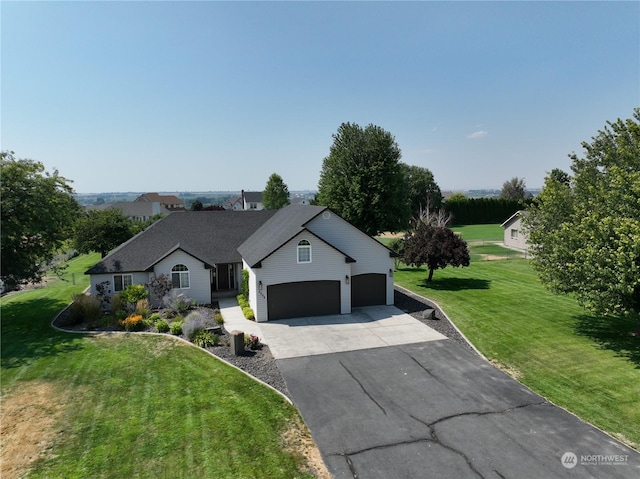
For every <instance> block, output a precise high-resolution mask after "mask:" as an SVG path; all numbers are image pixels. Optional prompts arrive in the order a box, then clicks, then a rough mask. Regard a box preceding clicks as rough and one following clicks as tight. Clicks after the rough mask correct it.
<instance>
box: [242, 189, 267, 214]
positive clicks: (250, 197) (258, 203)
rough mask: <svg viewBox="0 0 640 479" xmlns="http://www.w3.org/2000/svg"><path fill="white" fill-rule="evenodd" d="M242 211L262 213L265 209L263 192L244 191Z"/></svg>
mask: <svg viewBox="0 0 640 479" xmlns="http://www.w3.org/2000/svg"><path fill="white" fill-rule="evenodd" d="M242 209H243V210H250V211H260V210H263V209H264V204H263V203H262V191H244V190H242Z"/></svg>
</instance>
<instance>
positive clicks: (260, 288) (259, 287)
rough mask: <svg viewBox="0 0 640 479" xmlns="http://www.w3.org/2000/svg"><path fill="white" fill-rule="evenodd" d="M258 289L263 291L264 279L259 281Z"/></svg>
mask: <svg viewBox="0 0 640 479" xmlns="http://www.w3.org/2000/svg"><path fill="white" fill-rule="evenodd" d="M258 291H262V281H258Z"/></svg>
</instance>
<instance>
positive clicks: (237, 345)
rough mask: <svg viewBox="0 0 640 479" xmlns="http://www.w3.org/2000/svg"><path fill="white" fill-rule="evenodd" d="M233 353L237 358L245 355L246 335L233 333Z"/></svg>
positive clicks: (238, 332)
mask: <svg viewBox="0 0 640 479" xmlns="http://www.w3.org/2000/svg"><path fill="white" fill-rule="evenodd" d="M231 351H232V352H233V354H235V355H236V356H242V355H244V333H243V332H242V331H231Z"/></svg>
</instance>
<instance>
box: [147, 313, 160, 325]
mask: <svg viewBox="0 0 640 479" xmlns="http://www.w3.org/2000/svg"><path fill="white" fill-rule="evenodd" d="M161 319H162V316H160V313H153V314H152V315H151V316H149V320H150V321H153V322H154V323H157V322H158V321H160V320H161Z"/></svg>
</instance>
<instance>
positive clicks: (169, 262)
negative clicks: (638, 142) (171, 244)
mask: <svg viewBox="0 0 640 479" xmlns="http://www.w3.org/2000/svg"><path fill="white" fill-rule="evenodd" d="M177 264H183V265H185V266H186V267H187V268H189V287H188V288H181V289H180V292H182V293H184V294H186V295H187V297H188V298H191V299H195V300H196V301H198V303H200V304H209V303H211V270H208V269H205V267H204V264H203V263H202V262H201V261H200V260H198V259H196V258H194V257H193V256H191V255H188V254H187V253H185V252H184V251H175V252H174V253H172V254H170V255H169V256H167V257H166V258H164V259H163V260H162V261H159V262H158V263H157V264H156V265H155V267H154V273H155V275H156V277H157V276H160V275H161V274H164V275H166V276H167V277H168V278H171V268H173V267H174V266H175V265H177Z"/></svg>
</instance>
